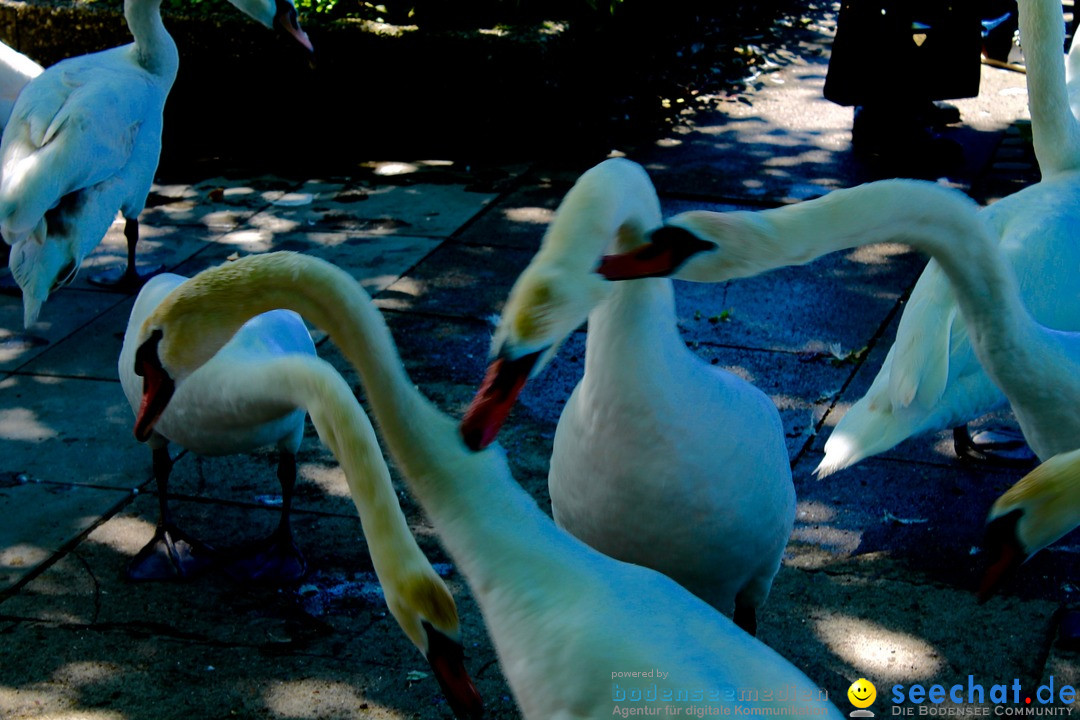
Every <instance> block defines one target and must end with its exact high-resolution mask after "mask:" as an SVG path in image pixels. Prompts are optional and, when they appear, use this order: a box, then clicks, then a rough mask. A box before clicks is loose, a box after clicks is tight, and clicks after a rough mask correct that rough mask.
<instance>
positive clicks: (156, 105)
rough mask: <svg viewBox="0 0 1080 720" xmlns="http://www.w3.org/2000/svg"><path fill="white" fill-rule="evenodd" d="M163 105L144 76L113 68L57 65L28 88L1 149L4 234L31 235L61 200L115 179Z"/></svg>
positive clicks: (108, 65) (0, 222)
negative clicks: (141, 134)
mask: <svg viewBox="0 0 1080 720" xmlns="http://www.w3.org/2000/svg"><path fill="white" fill-rule="evenodd" d="M97 55H98V56H101V55H104V53H98V54H97ZM92 57H94V56H84V57H83V58H76V59H77V60H85V59H88V58H92ZM163 100H164V96H163V94H162V93H161V92H160V91H159V90H157V89H156V88H155V87H154V84H153V83H152V82H151V81H150V79H149V78H148V76H147V74H146V73H145V72H141V71H139V70H138V69H137V68H134V67H131V66H130V65H129V66H127V67H125V65H124V64H123V63H116V62H108V63H104V64H93V63H88V62H72V63H60V64H58V65H55V66H53V67H52V68H50V69H49V70H47V71H46V72H45V73H43V74H42V75H40V76H39V77H38V78H36V79H34V80H33V81H32V82H31V83H30V84H28V85H27V86H26V88H25V89H24V90H23V92H22V93H21V94H20V95H19V99H18V101H17V102H16V103H15V108H14V110H13V112H12V116H11V121H10V122H9V124H8V127H7V128H6V130H5V132H4V138H3V141H2V143H0V167H2V173H3V175H2V179H0V226H2V227H3V231H4V233H5V234H6V235H8V234H10V235H11V236H14V237H18V236H19V235H20V234H24V233H25V232H28V231H29V230H30V229H31V228H33V227H34V226H36V225H37V223H38V221H40V219H41V217H42V216H44V214H45V213H46V212H48V211H49V210H50V209H52V208H53V207H55V206H56V205H57V204H58V203H59V202H60V199H61V198H62V197H64V196H65V195H67V194H69V193H72V192H76V191H78V190H82V189H85V188H88V187H91V186H93V185H96V184H98V183H101V182H103V181H105V180H107V179H109V178H111V177H114V176H116V175H117V174H118V173H120V172H121V171H122V170H123V169H124V168H125V166H127V164H128V163H129V162H130V160H131V157H132V153H133V151H134V148H135V143H136V138H137V136H138V133H139V130H140V128H141V127H142V126H143V124H144V123H145V122H146V121H147V120H152V119H153V118H154V111H155V109H156V111H157V116H158V120H160V113H161V108H162V107H163Z"/></svg>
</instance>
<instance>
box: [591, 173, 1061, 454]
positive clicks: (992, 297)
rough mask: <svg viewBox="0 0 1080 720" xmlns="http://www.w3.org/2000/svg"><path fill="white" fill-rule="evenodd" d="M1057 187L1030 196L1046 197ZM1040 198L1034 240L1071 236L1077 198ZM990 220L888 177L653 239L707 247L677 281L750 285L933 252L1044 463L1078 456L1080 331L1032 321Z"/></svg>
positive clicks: (623, 266) (678, 225) (971, 207)
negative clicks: (863, 250)
mask: <svg viewBox="0 0 1080 720" xmlns="http://www.w3.org/2000/svg"><path fill="white" fill-rule="evenodd" d="M1054 182H1055V181H1053V180H1051V181H1044V182H1042V183H1040V184H1039V186H1035V187H1033V188H1031V190H1035V192H1036V193H1039V192H1040V191H1039V190H1038V188H1040V187H1041V188H1043V189H1046V188H1051V187H1052V186H1053V183H1054ZM1023 192H1028V191H1027V190H1025V191H1023ZM1014 197H1015V196H1014ZM1035 198H1036V199H1037V200H1039V201H1040V202H1038V203H1036V202H1034V201H1033V202H1031V203H1029V207H1028V208H1027V211H1028V212H1029V213H1030V216H1025V218H1024V219H1025V220H1026V222H1024V223H1023V226H1024V227H1025V228H1026V230H1025V231H1026V232H1029V233H1031V234H1032V235H1038V234H1040V233H1041V234H1049V235H1053V236H1058V235H1060V234H1063V233H1067V232H1068V233H1071V232H1073V231H1074V229H1075V227H1076V226H1077V223H1078V222H1080V207H1078V206H1077V205H1076V203H1074V202H1072V201H1071V200H1072V199H1071V198H1067V197H1063V196H1062V195H1061V194H1059V193H1051V192H1044V193H1043V194H1041V195H1035ZM1001 202H1005V201H1004V200H1002V201H1001ZM1014 219H1015V218H1014ZM990 221H991V218H990V217H988V216H987V214H986V212H985V211H980V210H979V207H978V205H976V204H975V203H974V201H972V200H970V199H969V198H967V197H966V196H964V195H963V194H962V193H960V192H957V191H954V190H950V189H947V188H944V187H941V186H939V185H935V184H933V183H928V182H920V181H915V180H881V181H878V182H873V183H868V184H866V185H860V186H858V187H854V188H849V189H845V190H835V191H833V192H831V193H829V194H828V195H826V196H824V197H821V198H817V199H815V200H809V201H806V202H803V203H799V204H797V205H790V206H787V207H782V208H775V209H771V210H764V211H760V212H730V213H712V212H706V211H694V212H689V213H684V214H683V215H680V216H676V217H675V218H672V219H671V220H670V221H669V225H668V226H666V227H664V228H662V229H661V230H658V231H656V233H654V235H653V238H654V240H655V241H658V243H659V245H661V246H665V245H672V244H673V245H682V246H687V245H693V246H694V247H700V244H701V243H702V242H705V243H708V244H709V245H710V249H709V250H707V251H698V252H697V253H696V254H692V255H690V256H689V257H688V259H687V260H686V261H685V262H684V263H683V265H682V267H681V269H679V270H678V271H677V272H676V273H675V276H677V277H685V278H688V279H701V278H716V277H727V278H736V277H747V276H750V275H756V274H758V273H761V272H764V271H767V270H770V269H773V268H778V267H783V266H786V265H795V264H801V263H805V262H809V261H811V260H813V259H815V258H818V257H821V256H822V255H825V254H827V253H830V252H835V251H838V250H845V249H849V248H854V247H861V246H863V245H872V244H874V243H878V242H885V241H894V242H903V243H907V244H909V245H911V246H913V247H915V248H916V249H918V250H921V251H923V252H926V253H928V254H929V255H931V257H933V258H934V260H935V261H936V262H937V264H938V266H939V267H940V268H941V270H942V272H943V273H945V275H946V277H947V278H948V281H949V283H950V287H951V288H952V291H953V292H954V294H955V296H956V299H957V302H958V304H959V307H960V311H961V312H962V313H963V316H964V320H965V325H966V327H967V329H968V334H969V337H970V340H971V344H972V347H973V349H974V351H975V353H976V354H977V356H978V359H979V361H980V362H981V363H982V366H983V367H984V368H985V370H986V372H987V374H988V375H989V377H990V378H991V379H992V380H993V382H994V383H995V384H996V385H997V386H998V387H999V388H1000V389H1001V390H1002V391H1003V392H1004V394H1005V396H1006V397H1007V398H1008V400H1009V402H1010V404H1011V405H1012V409H1013V411H1014V412H1015V414H1016V417H1017V420H1018V421H1019V423H1020V427H1021V429H1022V430H1023V432H1024V437H1025V438H1026V439H1027V441H1028V443H1029V444H1030V445H1031V447H1032V449H1033V450H1034V451H1035V453H1036V455H1038V456H1039V458H1040V459H1043V460H1045V459H1047V458H1049V457H1051V456H1053V455H1056V454H1058V453H1061V452H1065V451H1068V450H1071V449H1073V448H1074V447H1076V445H1077V439H1078V438H1080V409H1078V407H1077V406H1076V404H1075V403H1074V402H1072V400H1073V399H1075V398H1077V397H1080V374H1078V373H1077V369H1078V367H1080V334H1078V333H1073V332H1061V331H1056V330H1050V329H1048V328H1046V327H1044V326H1042V325H1040V324H1039V323H1038V322H1036V321H1035V320H1034V319H1033V318H1032V316H1031V314H1030V313H1029V312H1028V310H1027V309H1026V308H1025V306H1024V303H1023V301H1022V299H1021V296H1020V291H1019V288H1018V285H1017V280H1016V278H1015V276H1014V274H1013V272H1012V270H1011V268H1010V267H1009V265H1008V264H1007V263H1006V261H1005V259H1004V258H1003V257H1002V252H1001V250H1000V248H999V247H998V242H997V240H998V233H997V232H995V228H994V226H993V225H992V223H991V222H990ZM636 262H637V261H636V260H635V259H634V258H633V257H632V256H627V255H624V256H621V257H614V258H609V259H608V260H607V261H606V262H605V263H603V264H602V265H601V268H600V273H601V274H605V275H615V276H622V275H625V274H633V273H634V270H633V266H634V265H635V264H636Z"/></svg>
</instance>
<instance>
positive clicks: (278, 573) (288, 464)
mask: <svg viewBox="0 0 1080 720" xmlns="http://www.w3.org/2000/svg"><path fill="white" fill-rule="evenodd" d="M278 480H279V481H280V482H281V519H280V520H279V521H278V526H277V528H276V529H275V530H274V532H272V533H271V534H270V536H269V537H267V538H266V539H265V540H263V541H262V542H259V543H258V544H256V545H255V546H254V547H253V548H248V549H247V550H246V552H244V554H243V556H242V557H241V558H240V559H239V560H237V561H235V562H234V563H232V564H231V565H230V566H229V574H230V575H232V576H233V577H235V578H237V579H241V580H259V581H262V582H272V583H282V582H292V581H294V580H299V579H300V578H302V577H303V576H304V575H305V574H306V573H307V562H306V561H305V560H304V556H303V555H302V554H301V553H300V549H299V548H298V547H296V543H295V542H293V534H292V525H291V523H290V520H289V515H290V513H291V512H292V500H293V490H294V488H295V487H296V456H295V455H293V454H292V453H290V452H282V453H281V458H280V459H279V460H278Z"/></svg>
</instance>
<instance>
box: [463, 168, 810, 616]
mask: <svg viewBox="0 0 1080 720" xmlns="http://www.w3.org/2000/svg"><path fill="white" fill-rule="evenodd" d="M660 222H661V216H660V203H659V200H658V199H657V197H656V191H655V190H654V189H653V185H652V183H651V182H650V181H649V177H648V175H647V174H646V173H645V170H644V169H643V168H642V167H641V166H640V165H637V164H635V163H632V162H630V161H629V160H624V159H613V160H607V161H605V162H603V163H601V164H600V165H597V166H596V167H594V168H592V169H591V170H589V171H588V172H586V173H585V174H584V175H582V176H581V178H580V179H579V180H578V181H577V183H576V184H575V185H574V187H573V188H572V189H571V190H570V192H569V193H567V195H566V197H565V199H564V200H563V202H562V204H561V205H560V206H559V209H558V211H557V213H556V215H555V219H554V220H553V221H552V224H551V226H550V227H549V228H548V231H547V234H546V235H545V236H544V241H543V244H542V245H541V247H540V250H539V252H537V254H536V257H535V258H534V259H533V261H532V262H531V263H530V265H529V267H527V268H526V269H525V271H524V272H523V273H522V274H521V276H520V277H519V278H518V280H517V282H516V283H515V284H514V288H513V289H512V290H511V292H510V297H509V299H508V300H507V303H506V307H505V308H504V310H503V314H502V319H501V321H500V323H499V328H498V331H497V332H496V334H495V338H494V340H493V341H492V353H491V354H492V357H493V358H495V360H494V361H493V363H492V365H491V369H490V370H489V372H488V376H487V379H486V380H485V382H484V385H483V386H482V387H481V388H480V390H479V391H478V392H477V394H476V399H475V400H474V401H473V405H472V406H471V408H470V410H469V412H468V413H466V416H465V419H464V420H463V421H462V432H463V435H464V437H465V440H466V443H467V444H469V445H470V446H471V447H474V448H477V447H482V446H483V445H486V444H487V443H488V442H490V441H492V440H493V439H494V437H495V434H496V433H497V432H498V430H499V427H500V426H501V424H502V422H503V420H504V419H505V417H506V414H507V413H508V412H509V410H510V407H511V405H512V404H513V402H514V399H515V398H516V395H517V393H516V391H515V392H512V393H507V392H504V388H506V387H513V388H516V389H520V388H521V387H522V385H523V384H524V381H525V378H526V377H527V376H528V375H529V373H530V371H532V370H534V369H539V368H540V367H542V366H543V364H544V363H545V362H546V360H547V359H548V358H549V357H550V356H551V355H552V354H553V352H554V349H555V348H556V347H557V346H558V345H559V344H560V343H561V342H562V341H563V339H564V338H565V337H566V336H568V335H569V334H570V333H571V332H573V331H574V330H575V329H576V328H577V327H578V326H579V325H580V324H581V323H583V322H584V321H585V319H586V317H587V318H588V322H589V331H588V335H587V340H586V343H587V345H586V351H585V375H584V377H583V378H582V379H581V382H579V383H578V385H577V387H575V388H574V392H573V394H572V395H571V396H570V399H569V401H568V402H567V403H566V406H565V407H564V408H563V411H562V415H561V417H560V418H559V424H558V428H557V429H556V431H555V440H554V446H553V449H552V455H551V469H550V473H549V475H548V489H549V491H550V493H551V506H552V511H553V514H554V516H555V522H556V523H557V524H558V525H559V526H560V527H562V528H564V529H565V530H568V531H569V532H570V533H571V534H572V535H574V536H576V537H577V538H578V539H580V540H583V541H585V542H586V543H587V544H589V545H591V546H592V547H594V548H596V549H597V550H599V551H601V552H603V553H605V554H607V555H610V556H612V557H615V558H618V559H619V560H625V561H627V562H632V563H635V564H637V565H644V566H646V567H650V568H653V569H654V570H659V571H660V572H663V573H665V574H666V575H668V576H670V577H671V578H673V579H674V580H676V581H678V582H679V583H680V584H682V585H683V586H684V587H686V588H687V589H688V590H690V591H691V592H693V593H694V594H696V595H697V596H698V597H700V598H702V599H703V600H705V601H706V602H708V603H709V604H711V605H713V606H714V607H715V608H717V609H718V610H720V611H721V612H724V613H726V614H728V615H731V614H732V612H733V611H734V617H735V621H736V622H737V623H738V624H739V625H740V626H741V627H742V628H743V629H745V630H747V631H749V632H751V633H753V632H755V629H756V614H757V610H758V609H759V608H760V607H761V606H762V605H764V603H765V599H766V598H767V597H768V594H769V588H770V587H771V586H772V581H773V577H775V575H776V572H777V570H778V569H779V567H780V560H781V557H782V555H783V552H784V547H785V545H786V543H787V539H788V536H789V535H790V534H791V528H792V523H793V522H794V516H795V490H794V487H793V485H792V481H791V466H790V464H789V461H788V455H787V449H786V446H785V444H784V432H783V426H782V424H781V422H780V415H779V413H778V412H777V410H776V407H775V406H774V405H773V403H772V401H770V400H769V398H768V397H767V396H766V395H765V394H764V393H762V392H761V391H759V390H758V389H757V388H755V387H754V386H752V385H750V384H749V383H747V382H746V381H744V380H742V379H741V378H739V377H737V376H735V375H733V374H732V373H729V372H726V371H724V370H721V369H719V368H715V367H713V366H711V365H709V364H708V363H705V362H703V361H702V360H701V359H700V358H699V357H697V356H696V355H695V354H694V353H693V352H691V351H690V350H688V349H687V347H686V343H685V342H684V341H683V339H682V338H681V337H680V335H679V330H678V328H677V326H676V322H675V300H674V293H673V291H672V286H671V282H670V281H668V280H662V279H654V280H641V281H638V282H632V283H617V284H611V283H606V282H604V281H603V280H602V279H601V278H600V277H599V276H597V275H596V274H595V273H594V272H593V271H594V269H595V268H596V265H597V262H598V261H599V259H600V257H601V255H602V254H603V252H604V250H605V249H608V248H609V247H612V246H616V247H620V248H624V249H628V248H631V247H634V246H635V245H637V244H640V243H641V242H643V237H644V232H645V231H646V230H648V229H651V228H654V227H656V226H658V225H659V224H660Z"/></svg>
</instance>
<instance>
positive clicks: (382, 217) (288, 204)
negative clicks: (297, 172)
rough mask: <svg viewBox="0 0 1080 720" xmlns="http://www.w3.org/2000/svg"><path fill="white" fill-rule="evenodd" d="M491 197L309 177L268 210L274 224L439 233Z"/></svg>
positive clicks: (455, 188)
mask: <svg viewBox="0 0 1080 720" xmlns="http://www.w3.org/2000/svg"><path fill="white" fill-rule="evenodd" d="M495 197H496V196H495V194H494V193H479V192H470V191H469V190H468V189H466V188H465V187H464V186H460V185H434V184H423V183H418V184H414V185H391V184H372V185H368V184H363V183H338V182H332V183H327V182H323V181H318V180H309V181H308V182H306V183H304V184H303V185H301V186H299V187H298V188H296V189H294V190H292V191H291V192H289V193H287V194H286V195H284V196H282V197H281V198H279V199H277V200H275V201H274V203H273V204H272V207H271V208H270V209H269V210H268V214H269V215H272V216H273V218H274V221H275V223H278V224H281V225H283V226H291V227H292V228H293V229H323V230H329V231H353V232H368V233H374V234H386V235H393V234H402V235H415V236H420V237H438V238H445V237H448V236H449V235H451V234H452V233H453V232H454V231H456V230H457V229H458V228H459V227H461V226H462V225H464V224H465V223H466V222H467V221H468V220H469V219H470V218H472V217H473V216H474V215H476V213H478V212H479V211H480V210H481V209H482V208H483V207H484V206H485V205H487V204H488V203H489V202H491V201H492V200H494V199H495ZM262 220H263V218H261V217H256V218H253V220H252V222H253V223H255V224H256V225H258V224H259V223H260V222H262Z"/></svg>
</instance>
